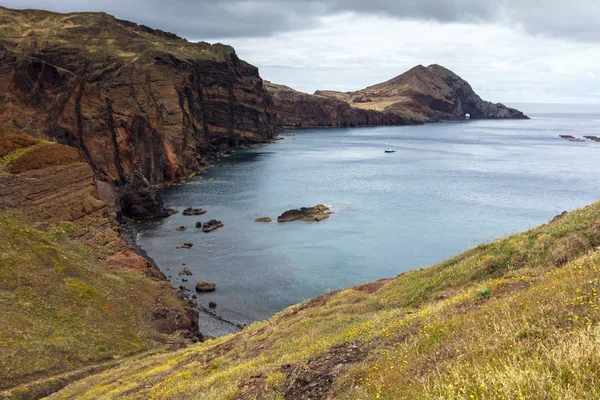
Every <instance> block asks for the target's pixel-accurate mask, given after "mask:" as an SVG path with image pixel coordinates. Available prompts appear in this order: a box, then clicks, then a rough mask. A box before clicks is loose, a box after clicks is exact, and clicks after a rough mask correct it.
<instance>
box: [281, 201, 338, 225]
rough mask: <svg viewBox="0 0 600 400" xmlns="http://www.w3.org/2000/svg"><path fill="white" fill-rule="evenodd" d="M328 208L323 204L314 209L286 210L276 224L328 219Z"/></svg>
mask: <svg viewBox="0 0 600 400" xmlns="http://www.w3.org/2000/svg"><path fill="white" fill-rule="evenodd" d="M328 211H329V207H327V206H324V205H323V204H319V205H316V206H314V207H302V208H298V209H294V210H288V211H286V212H284V213H283V214H281V215H280V216H279V217H277V222H289V221H296V220H301V221H307V222H318V221H321V220H324V219H327V218H329V214H330V213H328Z"/></svg>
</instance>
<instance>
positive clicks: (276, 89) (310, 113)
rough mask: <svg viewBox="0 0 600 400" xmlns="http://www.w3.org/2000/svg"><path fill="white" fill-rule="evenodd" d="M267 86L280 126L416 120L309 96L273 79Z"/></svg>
mask: <svg viewBox="0 0 600 400" xmlns="http://www.w3.org/2000/svg"><path fill="white" fill-rule="evenodd" d="M265 87H266V89H267V90H268V91H269V93H271V95H273V100H274V102H275V106H276V107H277V125H279V126H289V127H297V128H300V127H355V126H377V125H410V124H414V123H415V121H413V120H411V119H406V118H403V117H402V116H400V115H397V114H392V113H385V112H379V111H374V110H363V109H360V108H355V107H352V105H351V104H349V103H348V102H346V101H344V100H340V99H336V98H333V97H328V96H318V95H310V94H307V93H302V92H298V91H296V90H294V89H292V88H289V87H287V86H283V85H277V84H275V83H271V82H265Z"/></svg>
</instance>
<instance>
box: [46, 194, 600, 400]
mask: <svg viewBox="0 0 600 400" xmlns="http://www.w3.org/2000/svg"><path fill="white" fill-rule="evenodd" d="M598 246H600V203H595V204H593V205H591V206H588V207H586V208H584V209H582V210H577V211H575V212H572V213H569V214H567V215H566V216H564V217H562V218H560V219H558V220H557V221H555V222H552V223H550V224H546V225H543V226H541V227H538V228H535V229H532V230H530V231H527V232H524V233H520V234H516V235H512V236H509V237H506V238H503V239H498V240H495V241H494V242H492V243H489V244H483V245H480V246H478V247H476V248H474V249H472V250H469V251H467V252H465V253H463V254H460V255H458V256H456V257H453V258H451V259H449V260H447V261H445V262H442V263H440V264H437V265H434V266H432V267H430V268H425V269H421V270H415V271H411V272H408V273H404V274H401V275H400V276H398V277H397V278H395V279H393V280H390V281H389V282H387V283H384V284H383V285H382V286H381V287H380V288H379V289H378V290H376V289H377V288H376V287H373V288H371V290H367V289H366V288H364V287H363V288H359V287H357V288H352V289H347V290H343V291H340V292H336V293H332V294H328V295H326V296H325V297H323V298H321V299H317V300H315V301H312V302H309V303H305V304H301V305H297V306H293V307H290V308H289V309H287V310H284V311H282V312H281V313H279V314H278V315H276V316H275V317H273V318H271V319H270V320H269V321H265V322H259V323H255V324H253V325H251V326H250V327H248V328H246V329H244V331H243V332H241V333H239V334H237V335H233V336H228V337H224V338H219V339H218V340H215V341H210V342H206V343H202V344H198V345H195V346H192V347H190V348H187V349H185V350H182V351H179V352H176V353H172V354H161V355H157V356H153V357H149V358H146V359H145V360H143V361H141V362H140V361H135V362H131V363H127V364H126V365H124V366H122V367H120V368H116V369H113V370H110V371H107V372H104V373H102V374H98V375H96V376H92V377H89V378H87V379H85V380H82V381H80V382H77V383H75V384H73V385H71V386H69V387H67V388H66V389H64V390H63V391H61V392H59V393H57V394H55V395H54V396H53V397H52V398H55V399H62V398H77V399H95V398H107V399H110V398H126V399H183V398H185V399H233V398H236V397H238V396H240V395H241V394H242V393H245V394H248V393H247V392H244V389H243V387H244V386H245V385H250V386H252V385H253V383H252V382H254V385H255V386H257V387H260V388H261V390H260V391H258V392H255V394H254V395H252V396H251V395H248V396H250V397H247V398H264V399H275V398H283V397H284V396H285V395H286V390H288V389H289V388H291V387H292V386H293V384H294V382H295V380H294V379H295V378H294V377H295V376H297V374H298V373H299V372H298V371H304V370H310V369H311V368H316V367H315V365H318V363H316V362H314V360H324V359H325V360H327V357H329V359H331V358H332V357H333V355H334V354H335V349H336V348H337V346H347V344H348V343H351V344H354V345H357V346H359V348H360V349H362V350H363V351H364V356H363V357H361V358H360V359H358V360H353V361H352V362H351V363H349V364H339V363H338V364H335V363H333V364H332V365H327V367H326V368H325V371H326V372H327V373H329V374H331V377H332V382H329V383H327V382H325V383H324V384H325V385H326V386H325V387H326V389H327V390H330V394H331V395H332V396H333V397H335V398H340V399H377V398H382V399H383V398H385V399H416V398H419V399H492V398H493V399H520V398H522V399H582V398H598V397H599V396H600V305H599V301H598V298H597V292H598V290H600V278H599V277H598V272H599V267H600V252H599V251H598ZM359 289H361V290H359ZM482 293H484V294H482ZM309 360H313V363H309ZM289 363H291V365H293V366H295V367H293V368H291V369H290V368H287V369H286V367H285V366H286V365H287V364H289ZM302 366H304V369H303V367H302ZM292 371H296V372H292ZM253 377H254V378H253ZM256 382H258V383H256ZM312 382H313V383H315V384H316V383H319V381H318V377H317V378H314V380H313V381H312ZM296 383H297V382H296ZM321 383H322V382H321ZM308 389H309V387H308V386H306V390H308ZM246 390H247V389H246Z"/></svg>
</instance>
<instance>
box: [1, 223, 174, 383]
mask: <svg viewBox="0 0 600 400" xmlns="http://www.w3.org/2000/svg"><path fill="white" fill-rule="evenodd" d="M74 231H75V227H74V225H73V224H72V223H67V222H65V223H61V224H58V225H55V226H51V227H49V228H44V229H43V230H42V229H39V228H36V227H34V226H31V225H29V224H27V223H25V222H24V221H23V218H22V216H21V215H20V214H19V213H13V212H9V213H2V214H0V307H1V308H2V313H1V314H0V338H1V340H0V377H1V378H0V387H1V388H7V387H10V386H14V385H16V384H18V383H21V382H27V381H29V380H32V379H34V378H35V379H37V378H43V377H45V376H47V375H51V374H55V373H58V372H62V371H68V370H72V369H75V368H77V367H81V366H83V365H87V364H90V363H93V362H97V361H100V360H109V359H113V358H115V357H122V356H125V355H130V354H133V353H137V352H140V351H143V350H146V349H149V348H151V347H153V346H156V345H158V344H159V342H162V343H164V342H165V338H166V335H163V334H161V333H159V332H157V331H156V328H155V327H154V325H153V321H152V318H149V316H150V317H151V316H152V314H153V312H154V309H155V302H154V297H155V296H156V294H157V293H158V292H161V291H162V290H161V289H160V287H159V286H160V285H158V284H157V283H156V282H155V281H153V280H151V279H148V278H147V277H146V276H144V275H141V274H139V273H137V272H134V271H126V270H124V269H120V268H111V267H110V266H109V265H107V264H106V263H105V262H103V261H99V260H98V256H99V254H98V253H97V252H95V251H94V250H92V249H91V248H90V247H89V246H86V245H85V244H83V243H80V242H77V241H73V240H70V239H69V236H70V234H72V233H73V232H74ZM164 301H167V302H169V301H172V302H174V301H176V299H175V298H171V299H169V297H168V296H165V299H164Z"/></svg>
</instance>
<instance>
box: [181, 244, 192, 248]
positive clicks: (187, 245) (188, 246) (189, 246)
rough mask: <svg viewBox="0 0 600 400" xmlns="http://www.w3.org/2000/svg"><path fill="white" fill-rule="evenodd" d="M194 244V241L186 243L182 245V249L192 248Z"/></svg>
mask: <svg viewBox="0 0 600 400" xmlns="http://www.w3.org/2000/svg"><path fill="white" fill-rule="evenodd" d="M193 245H194V244H193V243H184V244H182V245H181V248H182V249H191V248H192V246H193Z"/></svg>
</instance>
